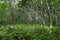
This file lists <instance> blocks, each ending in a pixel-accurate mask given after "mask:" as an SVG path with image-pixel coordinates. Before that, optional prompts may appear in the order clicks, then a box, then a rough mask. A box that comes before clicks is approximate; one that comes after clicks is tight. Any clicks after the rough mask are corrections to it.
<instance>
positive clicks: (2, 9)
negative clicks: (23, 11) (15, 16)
mask: <svg viewBox="0 0 60 40" xmlns="http://www.w3.org/2000/svg"><path fill="white" fill-rule="evenodd" d="M7 6H8V4H7V2H4V1H3V2H0V12H1V13H3V12H5V11H6V8H7Z"/></svg>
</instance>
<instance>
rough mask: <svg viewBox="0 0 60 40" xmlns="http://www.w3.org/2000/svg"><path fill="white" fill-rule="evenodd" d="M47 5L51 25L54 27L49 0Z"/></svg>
mask: <svg viewBox="0 0 60 40" xmlns="http://www.w3.org/2000/svg"><path fill="white" fill-rule="evenodd" d="M46 5H47V8H48V12H49V15H50V27H52V14H51V12H50V7H49V4H48V2H47V0H46Z"/></svg>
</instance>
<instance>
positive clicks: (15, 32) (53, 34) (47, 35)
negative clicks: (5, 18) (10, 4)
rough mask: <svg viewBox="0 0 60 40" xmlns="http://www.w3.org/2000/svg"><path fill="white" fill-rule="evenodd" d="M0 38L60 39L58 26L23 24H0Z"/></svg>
mask: <svg viewBox="0 0 60 40" xmlns="http://www.w3.org/2000/svg"><path fill="white" fill-rule="evenodd" d="M0 40H60V28H57V27H56V28H55V27H52V28H50V27H45V26H40V25H25V24H21V25H11V26H10V25H8V26H2V27H0Z"/></svg>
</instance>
